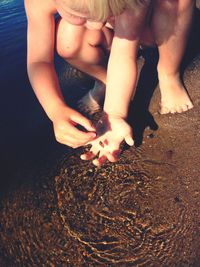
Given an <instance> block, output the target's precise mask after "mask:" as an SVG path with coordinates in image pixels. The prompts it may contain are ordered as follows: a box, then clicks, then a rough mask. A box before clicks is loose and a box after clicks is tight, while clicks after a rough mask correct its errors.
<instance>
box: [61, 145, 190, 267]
mask: <svg viewBox="0 0 200 267" xmlns="http://www.w3.org/2000/svg"><path fill="white" fill-rule="evenodd" d="M127 153H130V151H129V152H128V151H127V152H126V153H125V154H126V155H124V156H122V158H121V160H120V161H119V162H118V163H116V164H108V165H105V166H104V167H102V168H101V169H97V168H95V167H94V166H92V165H89V168H88V162H81V164H78V163H77V162H79V160H78V158H77V156H76V155H74V156H72V157H70V158H69V159H68V160H67V164H66V168H64V169H63V171H62V173H61V175H60V176H58V177H56V191H57V198H58V207H59V210H60V216H61V218H62V220H63V223H64V227H65V230H66V234H67V235H69V236H71V237H72V238H73V239H74V240H75V241H76V242H78V243H79V244H80V246H81V247H83V248H84V249H85V252H84V259H85V262H87V263H88V264H89V263H91V264H95V265H94V266H104V265H101V264H105V266H110V265H113V266H129V264H130V266H135V265H137V264H139V265H141V266H161V265H162V264H164V265H165V264H169V263H170V262H171V263H173V259H174V260H177V259H176V253H179V256H180V255H181V249H180V247H181V246H182V244H183V239H184V237H186V236H187V234H188V233H189V232H191V231H192V229H191V228H192V225H191V222H187V215H186V208H185V206H184V205H183V204H182V203H179V202H178V201H177V202H176V200H175V199H174V198H173V193H172V191H171V189H172V188H170V187H171V186H172V185H170V186H169V188H168V189H167V190H166V188H164V187H163V186H164V185H163V180H162V181H161V182H160V181H159V179H158V180H155V177H153V176H152V175H151V174H150V173H149V172H147V170H146V169H147V168H145V166H146V167H149V166H147V164H146V163H145V160H142V159H141V153H142V152H141V150H138V151H136V154H135V155H134V158H133V156H130V155H128V154H127ZM127 156H128V157H127ZM127 158H128V160H127ZM129 161H130V162H129ZM147 162H148V161H147ZM79 163H80V162H79ZM77 164H78V165H77ZM148 164H153V163H152V162H151V163H149V162H148ZM160 165H161V164H160ZM164 165H165V166H164V167H163V168H167V167H168V166H167V165H166V164H164ZM160 168H162V166H160ZM150 169H151V168H150ZM173 190H174V188H173ZM160 203H162V205H160ZM186 254H187V253H186ZM179 260H181V259H179ZM174 263H175V262H174ZM109 264H110V265H109ZM164 265H163V266H164ZM92 266H93V265H92Z"/></svg>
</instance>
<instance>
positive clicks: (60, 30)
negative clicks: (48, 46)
mask: <svg viewBox="0 0 200 267" xmlns="http://www.w3.org/2000/svg"><path fill="white" fill-rule="evenodd" d="M112 37H113V35H112V31H111V30H110V29H106V28H105V27H104V28H103V29H102V30H89V29H87V28H86V27H85V26H84V25H83V26H75V25H72V24H70V23H68V22H66V21H65V20H63V19H61V20H60V21H59V22H58V23H57V27H56V50H57V52H58V54H59V55H60V56H61V57H63V58H66V59H72V58H76V57H77V56H78V55H79V54H80V53H84V52H85V53H90V50H91V51H92V50H94V48H95V47H96V48H97V49H99V47H103V48H105V49H108V50H109V48H110V46H111V43H112Z"/></svg>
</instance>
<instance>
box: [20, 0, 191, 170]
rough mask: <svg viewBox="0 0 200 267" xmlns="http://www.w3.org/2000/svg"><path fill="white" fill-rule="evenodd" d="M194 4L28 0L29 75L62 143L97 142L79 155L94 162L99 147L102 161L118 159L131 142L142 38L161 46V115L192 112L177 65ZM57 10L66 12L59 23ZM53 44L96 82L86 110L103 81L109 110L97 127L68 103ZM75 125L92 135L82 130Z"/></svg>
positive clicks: (184, 0)
mask: <svg viewBox="0 0 200 267" xmlns="http://www.w3.org/2000/svg"><path fill="white" fill-rule="evenodd" d="M194 5H195V1H194V0H154V1H153V0H152V1H151V0H42V1H41V2H38V1H37V0H25V7H26V13H27V17H28V74H29V78H30V81H31V84H32V87H33V89H34V91H35V93H36V96H37V97H38V99H39V101H40V103H41V104H42V106H43V108H44V110H45V111H46V113H47V115H48V117H49V118H50V120H51V121H52V122H53V127H54V132H55V136H56V139H57V141H58V142H60V143H63V144H66V145H68V146H71V147H73V148H75V147H79V146H82V145H85V144H88V143H90V144H92V148H91V150H90V151H89V152H88V153H86V154H83V155H82V156H81V158H82V159H84V160H91V159H93V158H94V157H95V156H96V155H97V154H98V153H99V152H100V153H99V156H98V158H97V159H95V160H93V163H94V164H95V165H97V166H100V165H101V164H103V163H104V162H105V161H106V160H109V161H111V162H115V161H116V160H117V158H118V154H119V147H120V144H121V142H122V141H123V140H125V141H126V142H127V144H129V145H133V138H132V131H131V128H130V126H129V125H128V124H127V123H126V117H127V113H128V106H129V102H130V99H131V97H132V95H134V90H135V85H136V77H137V64H136V58H137V50H138V47H139V45H140V44H141V43H142V44H145V45H157V46H158V50H159V62H158V78H159V86H160V90H161V109H160V113H162V114H166V113H175V112H178V113H180V112H183V111H186V110H188V109H191V108H192V107H193V105H192V102H191V100H190V98H189V96H188V95H187V93H186V91H185V89H184V86H183V84H182V83H181V80H180V77H179V67H180V63H181V59H182V57H183V54H184V51H185V47H186V43H187V37H188V34H189V29H190V26H191V22H192V13H193V9H194ZM56 13H59V14H60V16H61V19H60V21H59V22H58V24H57V25H55V22H54V14H56ZM55 43H56V49H57V52H58V54H59V55H60V56H61V57H63V58H64V59H66V60H67V62H69V63H70V64H72V65H73V66H75V67H76V68H78V69H80V70H82V71H84V72H86V73H88V74H89V75H91V76H93V77H94V78H95V79H97V82H96V84H95V88H94V89H93V90H92V91H90V92H89V95H86V96H85V97H84V98H83V99H82V100H81V101H80V106H81V107H82V108H83V109H87V108H91V109H92V112H95V111H96V110H97V109H98V108H99V104H98V103H99V101H100V100H101V98H102V96H103V94H104V90H105V85H106V95H105V102H104V115H103V117H102V118H101V120H100V121H99V123H98V125H97V129H95V128H94V127H93V126H92V124H91V122H90V121H89V120H88V119H87V118H85V117H84V116H83V115H81V114H80V113H79V112H77V111H75V110H73V109H71V108H70V107H69V106H67V105H66V103H65V102H64V99H63V96H62V94H61V91H60V88H59V83H58V79H57V76H56V73H55V69H54V66H53V55H54V47H55ZM108 54H109V60H108V65H107V68H106V66H105V59H106V57H107V56H108ZM78 124H79V125H81V126H83V127H85V129H86V130H87V132H82V131H80V130H78V129H77V128H76V125H78ZM96 132H97V134H98V137H97V136H96Z"/></svg>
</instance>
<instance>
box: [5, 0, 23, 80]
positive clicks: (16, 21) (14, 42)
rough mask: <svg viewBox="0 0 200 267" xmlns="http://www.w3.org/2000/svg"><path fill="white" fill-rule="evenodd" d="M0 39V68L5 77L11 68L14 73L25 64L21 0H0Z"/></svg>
mask: <svg viewBox="0 0 200 267" xmlns="http://www.w3.org/2000/svg"><path fill="white" fill-rule="evenodd" d="M0 40H1V42H0V58H1V69H0V70H1V75H3V77H4V79H7V77H8V76H7V75H8V73H9V74H11V73H10V71H11V70H12V71H13V72H15V73H16V71H17V72H18V71H19V70H22V68H24V66H25V61H26V59H25V56H26V16H25V11H24V3H23V0H1V2H0Z"/></svg>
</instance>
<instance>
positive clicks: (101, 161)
mask: <svg viewBox="0 0 200 267" xmlns="http://www.w3.org/2000/svg"><path fill="white" fill-rule="evenodd" d="M106 160H107V157H106V156H105V155H103V156H100V157H99V158H98V159H94V160H93V161H92V163H93V164H94V165H95V166H97V167H101V166H102V165H103V164H104V162H106Z"/></svg>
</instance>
